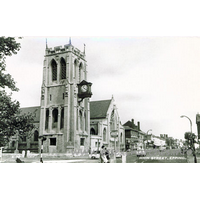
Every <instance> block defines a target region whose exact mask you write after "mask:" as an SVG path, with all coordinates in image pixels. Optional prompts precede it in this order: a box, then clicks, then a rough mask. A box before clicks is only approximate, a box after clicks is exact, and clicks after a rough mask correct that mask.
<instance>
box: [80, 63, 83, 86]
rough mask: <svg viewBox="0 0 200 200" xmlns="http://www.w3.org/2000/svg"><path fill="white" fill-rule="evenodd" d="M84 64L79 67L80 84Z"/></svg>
mask: <svg viewBox="0 0 200 200" xmlns="http://www.w3.org/2000/svg"><path fill="white" fill-rule="evenodd" d="M82 66H83V65H82V63H81V64H80V65H79V82H81V80H82V77H81V73H82Z"/></svg>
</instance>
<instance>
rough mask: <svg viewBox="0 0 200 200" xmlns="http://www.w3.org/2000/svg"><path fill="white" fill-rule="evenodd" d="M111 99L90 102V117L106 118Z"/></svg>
mask: <svg viewBox="0 0 200 200" xmlns="http://www.w3.org/2000/svg"><path fill="white" fill-rule="evenodd" d="M111 101H112V99H110V100H102V101H91V102H90V119H100V118H101V119H102V118H106V115H107V112H108V108H109V106H110V103H111Z"/></svg>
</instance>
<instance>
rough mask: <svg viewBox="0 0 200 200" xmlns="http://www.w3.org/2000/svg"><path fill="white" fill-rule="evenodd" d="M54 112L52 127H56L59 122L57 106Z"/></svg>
mask: <svg viewBox="0 0 200 200" xmlns="http://www.w3.org/2000/svg"><path fill="white" fill-rule="evenodd" d="M52 114H53V121H52V123H53V124H52V128H56V127H57V123H58V109H57V108H55V109H54V110H53V113H52Z"/></svg>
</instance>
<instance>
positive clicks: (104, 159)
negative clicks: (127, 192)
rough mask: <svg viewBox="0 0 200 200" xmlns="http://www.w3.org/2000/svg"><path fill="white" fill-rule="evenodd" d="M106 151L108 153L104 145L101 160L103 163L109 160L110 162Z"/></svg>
mask: <svg viewBox="0 0 200 200" xmlns="http://www.w3.org/2000/svg"><path fill="white" fill-rule="evenodd" d="M105 153H106V151H105V146H104V145H103V146H102V147H101V150H100V162H101V163H107V162H108V160H107V158H106V154H105Z"/></svg>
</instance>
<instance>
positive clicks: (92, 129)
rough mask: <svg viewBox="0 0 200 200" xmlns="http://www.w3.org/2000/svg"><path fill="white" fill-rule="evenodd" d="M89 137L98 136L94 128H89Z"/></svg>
mask: <svg viewBox="0 0 200 200" xmlns="http://www.w3.org/2000/svg"><path fill="white" fill-rule="evenodd" d="M90 135H98V133H97V132H96V131H95V130H94V128H91V129H90Z"/></svg>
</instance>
